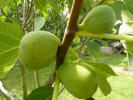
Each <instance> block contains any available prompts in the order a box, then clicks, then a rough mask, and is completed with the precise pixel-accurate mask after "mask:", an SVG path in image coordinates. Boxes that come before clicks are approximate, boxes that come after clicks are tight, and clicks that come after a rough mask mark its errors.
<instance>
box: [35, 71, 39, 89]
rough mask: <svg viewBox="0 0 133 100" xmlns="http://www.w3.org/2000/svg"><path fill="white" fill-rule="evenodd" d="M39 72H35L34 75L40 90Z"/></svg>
mask: <svg viewBox="0 0 133 100" xmlns="http://www.w3.org/2000/svg"><path fill="white" fill-rule="evenodd" d="M38 74H39V73H38V71H37V70H35V71H34V75H35V82H36V87H37V88H38V87H39V86H40V81H39V75H38Z"/></svg>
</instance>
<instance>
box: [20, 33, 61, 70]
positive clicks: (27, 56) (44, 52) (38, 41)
mask: <svg viewBox="0 0 133 100" xmlns="http://www.w3.org/2000/svg"><path fill="white" fill-rule="evenodd" d="M59 45H60V40H59V38H57V37H56V36H54V35H53V34H52V33H49V32H47V31H33V32H30V33H27V34H26V35H25V36H24V37H23V38H22V40H21V42H20V46H19V52H20V61H21V63H22V65H23V66H24V67H26V68H28V69H31V70H39V69H41V68H44V67H46V66H48V65H49V64H50V63H51V62H52V61H53V60H54V59H55V57H56V53H57V49H58V46H59Z"/></svg>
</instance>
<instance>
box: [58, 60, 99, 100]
mask: <svg viewBox="0 0 133 100" xmlns="http://www.w3.org/2000/svg"><path fill="white" fill-rule="evenodd" d="M57 75H58V77H59V79H60V80H61V82H62V84H63V85H64V87H65V88H66V89H67V90H68V91H69V92H70V93H71V94H72V95H73V96H75V97H77V98H80V99H88V98H90V97H92V96H93V94H94V93H95V92H96V90H97V87H98V80H97V74H96V72H95V70H94V69H93V68H91V67H90V66H89V65H88V64H87V63H84V62H80V61H79V62H78V61H76V62H65V63H63V64H62V65H61V66H60V67H59V69H58V72H57Z"/></svg>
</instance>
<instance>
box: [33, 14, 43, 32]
mask: <svg viewBox="0 0 133 100" xmlns="http://www.w3.org/2000/svg"><path fill="white" fill-rule="evenodd" d="M44 23H45V19H44V17H36V18H35V19H34V30H35V31H37V30H40V29H41V28H42V27H43V25H44Z"/></svg>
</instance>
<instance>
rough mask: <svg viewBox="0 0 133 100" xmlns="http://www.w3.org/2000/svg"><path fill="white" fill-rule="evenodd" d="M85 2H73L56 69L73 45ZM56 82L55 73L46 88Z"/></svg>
mask: <svg viewBox="0 0 133 100" xmlns="http://www.w3.org/2000/svg"><path fill="white" fill-rule="evenodd" d="M82 4H83V0H73V6H72V10H71V14H70V18H69V21H68V24H67V28H66V31H65V34H64V38H63V40H62V44H61V46H60V47H59V48H58V52H57V60H56V69H58V68H59V66H60V65H61V64H62V63H63V62H64V59H65V56H66V53H67V50H68V49H69V46H70V45H71V43H72V41H73V39H74V35H75V32H76V31H77V29H78V28H77V21H78V17H79V14H80V10H81V8H82ZM54 80H55V72H54V73H53V74H52V75H51V76H50V78H49V80H48V81H47V82H46V83H45V85H46V86H50V85H52V84H53V82H54Z"/></svg>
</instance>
